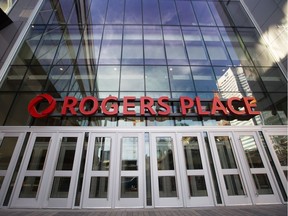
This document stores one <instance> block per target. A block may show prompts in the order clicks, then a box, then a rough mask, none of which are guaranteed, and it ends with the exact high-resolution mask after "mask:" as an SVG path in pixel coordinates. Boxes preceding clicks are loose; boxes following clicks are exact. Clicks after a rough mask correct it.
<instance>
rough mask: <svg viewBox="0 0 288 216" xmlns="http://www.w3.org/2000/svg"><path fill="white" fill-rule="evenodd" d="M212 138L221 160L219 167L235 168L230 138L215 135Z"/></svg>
mask: <svg viewBox="0 0 288 216" xmlns="http://www.w3.org/2000/svg"><path fill="white" fill-rule="evenodd" d="M214 139H215V142H216V146H217V151H218V154H219V159H220V162H221V168H222V169H237V164H236V161H235V156H234V153H233V149H232V145H231V141H230V138H229V137H228V136H215V137H214ZM226 185H227V184H226Z"/></svg>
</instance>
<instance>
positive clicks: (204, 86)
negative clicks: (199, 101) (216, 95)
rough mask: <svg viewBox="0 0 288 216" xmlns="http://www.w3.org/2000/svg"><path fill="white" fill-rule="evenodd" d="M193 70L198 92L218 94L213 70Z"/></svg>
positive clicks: (202, 68) (195, 68)
mask: <svg viewBox="0 0 288 216" xmlns="http://www.w3.org/2000/svg"><path fill="white" fill-rule="evenodd" d="M191 69H192V75H193V79H194V83H195V88H196V90H198V91H211V92H218V87H217V85H216V80H215V77H214V73H213V70H212V68H210V67H191Z"/></svg>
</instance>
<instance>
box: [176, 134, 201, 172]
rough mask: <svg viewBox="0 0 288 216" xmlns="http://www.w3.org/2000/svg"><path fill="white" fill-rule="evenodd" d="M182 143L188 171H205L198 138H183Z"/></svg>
mask: <svg viewBox="0 0 288 216" xmlns="http://www.w3.org/2000/svg"><path fill="white" fill-rule="evenodd" d="M181 141H182V146H183V149H184V154H185V162H186V169H187V170H199V169H200V170H201V169H203V166H202V160H201V154H200V148H199V142H198V138H197V137H196V136H195V137H192V136H183V137H182V139H181Z"/></svg>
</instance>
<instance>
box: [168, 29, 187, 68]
mask: <svg viewBox="0 0 288 216" xmlns="http://www.w3.org/2000/svg"><path fill="white" fill-rule="evenodd" d="M163 33H164V39H165V48H166V56H167V62H168V64H169V65H174V64H176V65H177V64H178V65H186V64H188V60H187V55H186V50H185V45H184V42H183V37H182V33H181V30H180V28H179V27H172V26H171V27H168V26H167V27H166V26H165V27H164V28H163Z"/></svg>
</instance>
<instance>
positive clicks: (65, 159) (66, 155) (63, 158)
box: [56, 137, 78, 170]
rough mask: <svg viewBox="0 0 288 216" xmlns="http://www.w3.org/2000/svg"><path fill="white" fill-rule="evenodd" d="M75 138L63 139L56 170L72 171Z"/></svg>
mask: <svg viewBox="0 0 288 216" xmlns="http://www.w3.org/2000/svg"><path fill="white" fill-rule="evenodd" d="M77 139H78V138H77V137H63V138H62V141H61V147H60V152H59V156H58V162H57V167H56V170H72V168H73V162H74V156H75V150H76V144H77Z"/></svg>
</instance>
